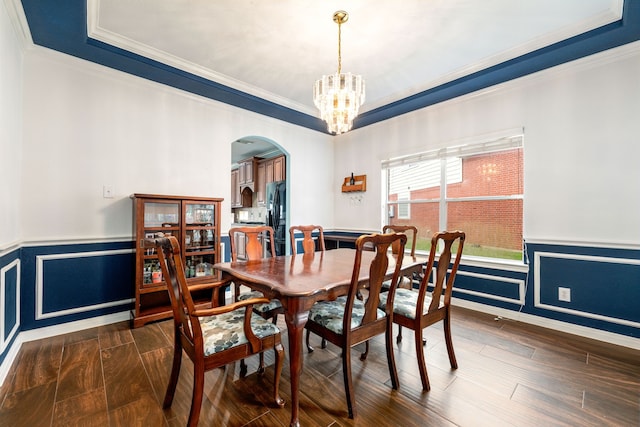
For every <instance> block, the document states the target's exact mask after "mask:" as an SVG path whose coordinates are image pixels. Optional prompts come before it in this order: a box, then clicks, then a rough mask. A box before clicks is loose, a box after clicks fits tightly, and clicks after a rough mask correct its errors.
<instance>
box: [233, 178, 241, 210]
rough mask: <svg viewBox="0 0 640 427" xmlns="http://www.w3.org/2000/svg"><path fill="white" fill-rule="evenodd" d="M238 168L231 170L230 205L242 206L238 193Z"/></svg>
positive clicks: (234, 206)
mask: <svg viewBox="0 0 640 427" xmlns="http://www.w3.org/2000/svg"><path fill="white" fill-rule="evenodd" d="M238 174H239V170H238V169H234V170H232V171H231V207H232V208H238V207H242V195H241V193H240V181H239V179H238Z"/></svg>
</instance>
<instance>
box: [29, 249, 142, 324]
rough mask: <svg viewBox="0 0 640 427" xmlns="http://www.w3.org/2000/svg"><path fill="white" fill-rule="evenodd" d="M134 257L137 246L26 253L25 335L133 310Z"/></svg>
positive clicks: (30, 251) (47, 250) (33, 250)
mask: <svg viewBox="0 0 640 427" xmlns="http://www.w3.org/2000/svg"><path fill="white" fill-rule="evenodd" d="M134 251H135V249H133V243H132V242H131V241H128V242H115V243H114V242H108V243H88V244H69V245H49V246H37V247H34V246H29V247H24V248H22V256H21V258H22V260H23V268H22V273H23V283H24V284H25V286H23V288H22V303H21V309H22V312H23V329H24V330H29V329H33V328H40V327H44V326H51V325H55V324H59V323H65V322H71V321H75V320H81V319H87V318H91V317H94V316H101V315H106V314H111V313H117V312H123V311H128V310H130V309H131V308H132V307H133V301H134V270H135V268H134V267H135V253H134Z"/></svg>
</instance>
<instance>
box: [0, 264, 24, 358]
mask: <svg viewBox="0 0 640 427" xmlns="http://www.w3.org/2000/svg"><path fill="white" fill-rule="evenodd" d="M19 328H20V260H19V259H14V260H13V261H11V262H10V263H8V264H7V265H5V266H4V267H2V268H0V354H4V351H5V349H6V348H7V346H8V345H9V343H11V341H12V340H13V339H14V338H15V336H16V334H17V333H18V330H19Z"/></svg>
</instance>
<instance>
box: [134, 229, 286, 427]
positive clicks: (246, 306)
mask: <svg viewBox="0 0 640 427" xmlns="http://www.w3.org/2000/svg"><path fill="white" fill-rule="evenodd" d="M147 245H149V246H153V247H155V248H156V250H157V253H158V260H159V262H160V268H161V269H162V273H163V277H164V280H165V283H166V284H167V290H168V291H169V299H170V301H171V309H172V311H173V325H174V351H173V363H172V366H171V374H170V376H169V384H168V385H167V391H166V394H165V397H164V402H163V407H164V408H165V409H166V408H169V407H171V404H172V403H173V398H174V395H175V391H176V386H177V384H178V377H179V375H180V366H181V362H182V352H183V350H184V352H185V353H186V354H187V356H188V357H189V359H191V361H192V362H193V394H192V396H191V409H190V411H189V419H188V423H187V425H188V426H196V425H197V424H198V419H199V417H200V410H201V406H202V395H203V389H204V373H205V372H206V371H210V370H212V369H215V368H219V367H222V366H225V365H227V364H229V363H231V362H235V361H237V360H243V359H244V358H245V357H248V356H251V355H253V354H257V353H260V354H262V352H263V351H265V350H268V349H273V350H274V353H275V373H274V389H273V397H274V400H275V403H276V405H277V406H278V407H283V406H284V400H283V399H282V398H281V397H280V394H279V384H280V375H281V373H282V365H283V362H284V347H283V346H282V342H281V336H280V330H279V329H278V327H277V326H276V325H274V324H273V323H271V322H269V321H268V320H266V319H264V318H262V317H260V316H258V315H256V314H255V313H253V312H252V307H254V306H255V305H256V304H264V303H267V302H268V300H267V299H266V298H252V299H247V300H243V301H238V302H235V303H232V304H229V305H224V306H220V307H211V308H200V307H199V306H198V307H196V306H195V305H194V302H193V299H192V298H191V288H190V286H189V285H187V280H186V277H185V273H184V266H183V263H182V256H181V254H180V247H179V245H178V241H177V240H176V238H175V237H174V236H168V237H161V238H157V239H148V240H147V241H145V246H147ZM225 285H226V283H225V282H220V286H225ZM240 375H241V376H244V375H246V368H245V370H244V371H243V370H242V368H241V371H240Z"/></svg>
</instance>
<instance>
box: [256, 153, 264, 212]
mask: <svg viewBox="0 0 640 427" xmlns="http://www.w3.org/2000/svg"><path fill="white" fill-rule="evenodd" d="M266 179H267V165H266V164H265V163H264V162H259V163H258V168H257V176H256V180H257V182H258V185H257V188H258V190H257V191H258V193H257V195H256V203H258V206H264V205H265V203H266V200H265V199H266V186H267V181H266Z"/></svg>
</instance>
